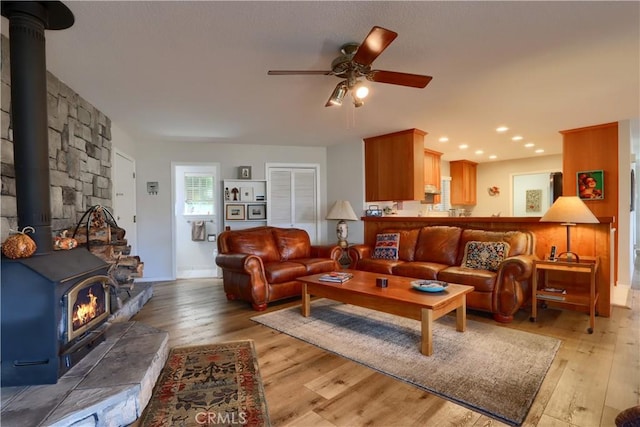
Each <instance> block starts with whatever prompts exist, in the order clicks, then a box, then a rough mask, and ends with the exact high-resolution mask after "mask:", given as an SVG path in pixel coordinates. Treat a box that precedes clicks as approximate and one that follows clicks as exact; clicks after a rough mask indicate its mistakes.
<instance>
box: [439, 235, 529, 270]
mask: <svg viewBox="0 0 640 427" xmlns="http://www.w3.org/2000/svg"><path fill="white" fill-rule="evenodd" d="M474 240H475V241H478V242H507V243H508V244H509V255H507V256H516V255H528V254H529V250H530V249H529V247H530V244H531V242H530V241H529V235H528V234H527V233H523V232H521V231H485V230H471V229H467V230H464V231H463V232H462V235H461V236H460V250H459V253H458V259H457V260H456V262H454V263H452V264H451V265H461V264H462V258H463V257H464V248H465V247H466V245H467V242H470V241H474Z"/></svg>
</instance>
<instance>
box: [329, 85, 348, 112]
mask: <svg viewBox="0 0 640 427" xmlns="http://www.w3.org/2000/svg"><path fill="white" fill-rule="evenodd" d="M346 94H347V85H346V82H340V83H338V85H337V86H336V88H335V89H334V90H333V93H332V94H331V97H330V98H329V102H327V105H338V106H340V105H342V100H343V99H344V97H345V95H346Z"/></svg>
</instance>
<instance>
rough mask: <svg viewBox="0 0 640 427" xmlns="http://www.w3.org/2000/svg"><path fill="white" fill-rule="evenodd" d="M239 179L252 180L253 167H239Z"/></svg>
mask: <svg viewBox="0 0 640 427" xmlns="http://www.w3.org/2000/svg"><path fill="white" fill-rule="evenodd" d="M238 179H251V166H238Z"/></svg>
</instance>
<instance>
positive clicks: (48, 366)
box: [0, 1, 110, 387]
mask: <svg viewBox="0 0 640 427" xmlns="http://www.w3.org/2000/svg"><path fill="white" fill-rule="evenodd" d="M0 7H1V11H2V15H3V16H5V17H6V18H8V19H9V47H10V60H11V127H12V130H13V141H14V144H13V148H14V150H13V151H14V166H15V183H16V205H17V210H18V226H19V228H20V229H22V228H24V227H26V226H31V227H34V229H35V233H34V235H33V238H34V240H35V242H36V245H37V250H36V253H35V255H34V256H33V257H31V258H25V259H18V260H10V259H7V258H2V271H1V279H2V282H0V292H1V293H2V298H1V302H0V308H1V313H0V324H1V330H0V333H1V346H2V347H1V351H0V353H1V360H0V369H1V371H0V372H1V385H2V386H3V387H4V386H18V385H33V384H52V383H56V382H57V380H58V378H59V377H60V376H62V374H64V373H65V372H66V371H67V370H69V369H70V368H71V367H72V366H73V365H75V364H76V363H77V362H78V361H79V360H80V359H82V358H83V357H84V356H85V355H86V354H87V353H88V352H89V351H90V350H91V349H92V348H93V347H94V346H95V345H96V344H97V343H99V342H101V341H102V340H104V331H103V330H104V328H100V327H99V326H100V325H101V324H102V323H104V322H105V321H106V320H107V319H108V317H109V315H110V307H109V301H110V296H109V288H108V284H109V283H110V281H109V277H108V276H107V272H108V269H109V265H108V264H107V263H106V262H105V261H103V260H102V259H100V258H98V257H97V256H95V255H93V254H92V253H90V252H89V251H88V250H87V249H80V248H78V249H74V250H70V251H55V252H54V251H53V236H52V230H51V208H50V194H49V193H50V187H49V141H48V122H47V87H46V66H45V57H46V55H45V38H44V30H45V29H48V30H61V29H65V28H68V27H70V26H71V25H73V22H74V17H73V14H72V13H71V11H70V10H69V9H68V8H67V7H66V6H65V5H64V4H62V3H61V2H59V1H2V2H1V3H0ZM74 313H75V317H76V321H74Z"/></svg>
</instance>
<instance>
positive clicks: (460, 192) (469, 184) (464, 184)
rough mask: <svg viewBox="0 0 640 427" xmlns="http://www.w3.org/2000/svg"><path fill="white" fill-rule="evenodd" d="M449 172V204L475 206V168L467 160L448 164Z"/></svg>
mask: <svg viewBox="0 0 640 427" xmlns="http://www.w3.org/2000/svg"><path fill="white" fill-rule="evenodd" d="M449 165H450V172H451V204H452V205H464V206H474V205H475V204H476V167H477V166H478V164H477V163H475V162H472V161H469V160H456V161H452V162H449Z"/></svg>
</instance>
